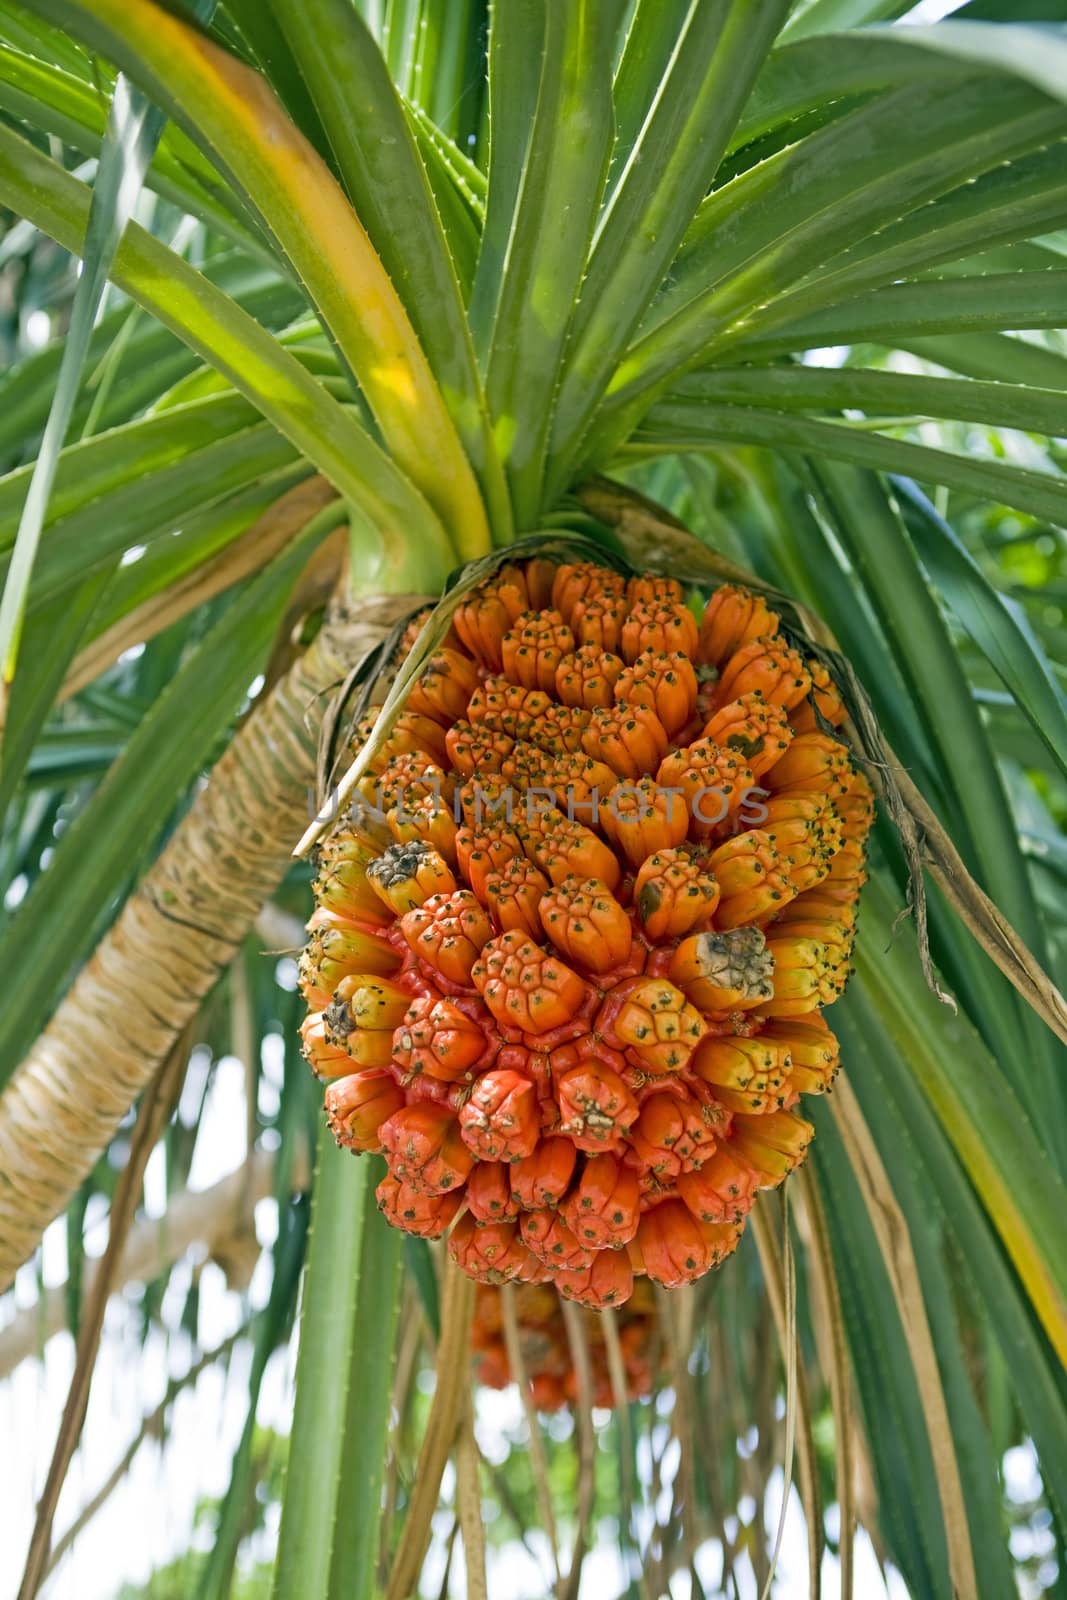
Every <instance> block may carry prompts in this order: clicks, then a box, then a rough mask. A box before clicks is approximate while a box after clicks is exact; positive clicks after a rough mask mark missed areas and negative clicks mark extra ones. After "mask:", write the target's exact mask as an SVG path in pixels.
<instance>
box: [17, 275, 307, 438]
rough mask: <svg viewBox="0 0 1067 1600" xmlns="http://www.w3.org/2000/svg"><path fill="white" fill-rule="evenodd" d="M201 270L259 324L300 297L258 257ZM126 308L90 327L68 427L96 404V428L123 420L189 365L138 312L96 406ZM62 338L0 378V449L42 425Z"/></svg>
mask: <svg viewBox="0 0 1067 1600" xmlns="http://www.w3.org/2000/svg"><path fill="white" fill-rule="evenodd" d="M203 271H204V276H205V277H206V278H209V279H210V280H211V282H212V283H214V284H215V285H216V286H217V287H218V288H220V289H222V290H223V291H224V292H225V293H226V294H228V295H230V297H231V298H232V299H234V300H236V301H237V303H238V304H239V305H240V306H241V307H242V308H243V309H244V310H245V311H247V312H248V314H249V315H250V316H252V317H255V319H256V320H257V321H258V322H261V323H262V324H263V325H264V326H265V327H267V328H271V329H275V330H276V329H278V328H283V327H284V326H285V325H286V323H288V322H291V321H292V319H293V317H294V316H296V314H297V312H298V311H300V310H302V309H303V308H304V307H305V305H306V301H305V300H304V298H303V296H302V295H301V294H300V291H299V290H298V289H297V288H296V286H295V285H294V284H291V283H288V282H285V281H282V280H280V279H278V278H277V276H276V275H274V274H271V273H268V272H265V271H264V269H263V267H262V266H261V265H260V264H259V263H258V262H249V261H248V260H247V259H246V258H244V257H237V256H235V255H233V254H230V255H227V256H224V257H221V258H217V259H216V260H215V261H214V262H209V263H208V264H207V265H206V266H205V267H204V269H203ZM132 309H133V308H131V307H130V306H128V305H124V306H121V307H119V308H118V309H116V310H115V311H111V312H108V313H107V314H106V315H105V316H103V317H101V318H100V320H99V321H98V322H97V325H96V327H95V328H94V329H93V336H92V339H91V340H90V342H89V351H88V355H87V358H86V376H85V381H84V383H83V384H82V389H81V393H80V394H79V397H78V400H77V403H76V404H75V407H74V411H73V413H72V416H71V425H72V428H73V429H74V430H75V431H76V432H77V433H79V434H81V432H82V431H83V430H84V428H85V425H86V423H87V421H88V418H89V415H90V409H91V408H95V411H96V415H95V427H94V428H93V429H92V430H91V431H92V432H94V433H99V432H101V431H102V430H103V429H105V428H110V427H114V426H115V425H116V424H117V423H120V422H125V421H127V420H128V419H129V418H130V417H131V416H133V415H134V413H135V412H138V411H141V410H143V409H144V408H145V407H146V406H148V405H151V404H152V403H153V402H154V401H155V400H156V399H158V397H159V395H160V393H161V392H162V391H163V390H166V389H169V388H170V387H171V386H172V384H174V383H176V382H177V380H178V379H179V378H181V377H184V376H185V375H186V374H187V373H189V372H191V371H192V370H193V368H194V367H195V366H196V363H197V358H196V354H195V353H194V352H193V351H192V350H190V349H189V347H188V345H186V344H184V343H183V342H182V341H181V340H180V339H177V338H175V336H174V334H173V333H171V332H170V330H169V329H168V328H164V327H161V326H160V325H159V324H158V323H157V322H155V321H153V320H152V319H151V318H149V317H145V316H142V315H140V314H139V313H138V315H137V322H136V326H135V327H134V329H133V331H132V333H130V334H129V335H128V336H127V337H126V339H125V342H124V343H123V345H122V348H121V357H120V360H119V362H118V364H117V367H112V369H111V387H110V392H109V394H108V395H107V397H106V401H105V404H104V405H103V407H102V408H100V407H98V406H97V399H98V393H99V387H100V381H101V377H102V374H103V370H104V369H103V363H104V361H105V359H107V358H108V356H109V354H110V352H111V351H112V349H113V347H114V345H115V343H116V341H117V340H118V338H119V336H120V334H121V332H122V330H123V329H125V328H126V327H127V326H128V324H129V319H130V317H131V310H132ZM61 354H62V344H61V342H60V341H54V342H53V343H52V344H49V345H46V346H45V347H44V349H43V350H38V351H35V352H34V354H32V355H30V356H27V357H25V358H24V359H22V360H21V361H19V362H17V363H16V364H15V365H13V366H12V367H10V368H9V370H8V371H7V372H6V373H5V374H4V375H3V376H2V377H0V455H2V456H7V455H9V454H11V453H12V452H13V451H15V450H17V449H19V448H20V447H22V446H24V445H25V444H26V443H31V442H33V441H34V436H35V434H36V433H38V432H39V430H40V429H41V428H43V427H44V424H45V421H46V419H47V416H48V407H49V403H50V399H51V394H52V390H53V388H54V385H55V381H56V374H57V372H58V370H59V362H60V357H61Z"/></svg>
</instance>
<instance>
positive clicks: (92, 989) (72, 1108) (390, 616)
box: [0, 595, 417, 1290]
mask: <svg viewBox="0 0 1067 1600" xmlns="http://www.w3.org/2000/svg"><path fill="white" fill-rule="evenodd" d="M415 604H417V601H416V600H414V599H413V598H412V597H410V596H396V595H391V596H380V597H375V598H374V599H369V600H364V601H361V602H360V603H359V608H358V611H353V612H347V611H342V610H336V611H334V612H332V613H331V614H330V615H329V616H328V618H327V620H326V622H325V623H324V624H323V626H322V628H321V629H320V631H319V633H318V635H317V636H316V638H315V640H314V641H313V643H312V644H311V645H310V647H309V648H308V649H307V651H305V653H304V654H303V655H302V656H301V657H300V658H299V659H298V660H297V661H296V662H295V664H294V665H293V666H292V667H291V668H290V670H289V671H288V673H287V674H286V675H285V677H284V678H282V679H281V680H280V682H279V683H278V684H277V685H276V686H275V687H274V689H273V690H272V691H271V692H270V694H269V695H267V696H266V697H265V699H264V701H263V703H262V704H261V705H260V706H258V707H257V708H256V709H255V711H253V713H252V714H251V716H250V717H249V718H248V720H247V722H246V723H245V724H244V726H243V727H242V728H241V729H240V731H239V732H238V733H237V734H236V736H235V737H234V739H233V741H232V743H231V744H230V747H229V749H228V750H227V751H226V754H225V755H224V756H223V757H222V759H221V760H220V761H219V762H218V764H217V766H216V767H215V768H214V770H213V772H212V774H211V777H210V780H209V782H208V784H207V785H206V787H205V788H204V790H203V792H202V793H201V794H200V795H199V796H198V797H197V799H196V801H195V802H194V804H193V806H192V807H191V808H190V810H189V812H188V814H187V815H186V817H185V818H184V819H183V821H182V822H181V824H180V825H179V827H178V828H177V829H176V830H175V832H174V834H173V835H172V837H171V839H170V840H169V842H168V843H167V845H166V847H165V849H164V850H163V851H162V853H161V854H160V856H159V858H158V859H157V861H156V862H155V864H154V866H153V867H152V869H151V871H150V872H149V873H148V874H147V875H146V876H145V878H144V879H143V881H142V882H141V884H140V886H139V887H138V888H137V890H136V891H135V892H134V893H133V894H132V895H131V896H130V898H129V900H128V901H127V902H126V905H125V906H124V907H123V910H122V912H121V913H120V915H119V917H118V919H117V920H116V922H115V923H114V925H113V926H112V928H111V930H110V931H109V932H108V933H107V935H106V936H105V937H104V939H103V940H102V941H101V943H100V945H99V946H98V948H97V950H96V952H95V953H94V955H93V957H92V959H91V960H90V961H89V962H88V963H87V965H86V966H85V967H84V968H83V969H82V971H81V972H80V974H79V975H78V977H77V978H76V979H75V981H74V983H73V985H72V986H71V988H70V990H69V992H68V994H67V995H66V997H65V999H64V1000H63V1002H62V1004H61V1005H60V1007H59V1009H58V1010H57V1012H56V1014H55V1016H54V1017H53V1019H52V1021H51V1022H50V1023H49V1025H48V1027H47V1029H46V1030H45V1031H44V1033H43V1034H42V1035H41V1037H40V1038H39V1039H38V1040H37V1042H36V1043H35V1044H34V1046H33V1048H32V1050H31V1051H30V1053H29V1055H28V1056H27V1057H26V1059H25V1060H24V1061H23V1062H22V1064H21V1066H20V1067H19V1068H18V1071H17V1072H16V1073H15V1075H14V1077H13V1078H12V1079H11V1081H10V1083H9V1084H8V1086H7V1088H6V1089H5V1091H4V1093H3V1094H2V1095H0V1290H3V1289H5V1288H7V1286H8V1285H9V1284H10V1282H11V1280H12V1278H13V1277H14V1274H15V1271H16V1269H17V1268H18V1267H19V1266H20V1265H21V1263H22V1262H23V1261H25V1260H26V1258H27V1257H28V1256H29V1255H30V1254H31V1252H32V1251H33V1250H34V1248H35V1246H36V1245H37V1242H38V1240H39V1239H40V1237H41V1234H42V1233H43V1231H44V1229H45V1227H46V1226H47V1224H48V1223H49V1222H50V1221H51V1220H52V1219H53V1218H54V1217H56V1216H58V1215H59V1213H60V1212H61V1211H62V1210H63V1209H64V1207H65V1206H66V1205H67V1203H68V1201H69V1200H70V1198H71V1196H72V1195H73V1193H74V1191H75V1190H76V1189H77V1188H78V1186H79V1184H80V1183H81V1182H82V1181H83V1180H84V1179H85V1177H86V1176H87V1174H88V1173H89V1172H90V1171H91V1169H92V1166H93V1164H94V1162H95V1161H96V1160H97V1158H98V1156H99V1155H100V1154H101V1152H102V1151H103V1150H104V1149H105V1148H106V1146H107V1144H108V1141H109V1140H110V1139H111V1138H112V1136H113V1135H114V1133H115V1131H116V1129H117V1128H118V1126H119V1124H120V1122H121V1121H122V1119H123V1117H124V1116H125V1114H126V1112H127V1111H128V1110H129V1108H130V1106H131V1105H132V1104H133V1102H134V1100H135V1099H136V1098H137V1096H138V1095H139V1094H140V1092H141V1090H142V1089H143V1088H144V1087H145V1085H146V1084H147V1083H148V1082H149V1080H150V1079H151V1078H152V1076H153V1074H154V1073H155V1071H156V1069H157V1067H158V1066H159V1063H160V1062H161V1061H162V1060H163V1058H164V1057H165V1056H166V1054H167V1051H168V1050H169V1049H170V1048H171V1046H172V1045H173V1044H174V1041H175V1040H176V1038H177V1037H178V1035H179V1033H180V1032H181V1030H182V1028H183V1027H184V1026H185V1025H186V1024H187V1023H188V1022H189V1021H190V1019H191V1018H192V1017H193V1016H195V1014H196V1011H197V1009H198V1008H199V1006H200V1004H201V1001H202V1000H203V998H204V996H205V995H206V994H207V992H208V991H209V989H210V988H211V987H212V985H213V984H214V983H215V982H216V980H217V979H218V977H219V975H220V973H221V972H222V971H223V970H224V969H225V967H226V966H227V964H228V963H229V961H230V960H231V958H232V956H233V955H234V953H235V951H236V950H237V948H238V947H239V945H240V944H241V942H242V940H243V939H244V938H245V936H246V935H247V933H248V931H249V929H250V928H251V926H252V924H253V922H254V921H255V918H256V916H257V914H258V912H259V910H260V907H261V906H262V905H263V903H264V902H265V901H266V900H267V899H268V897H269V896H270V895H271V893H272V892H273V891H274V889H275V888H276V887H277V884H278V883H279V882H280V880H281V878H282V877H283V876H284V874H285V872H286V870H287V868H288V866H289V864H290V853H291V851H292V848H293V846H294V844H295V843H296V841H297V840H298V839H299V837H300V835H301V833H302V831H303V829H304V827H305V826H306V824H307V820H308V795H309V793H310V792H311V791H312V789H313V786H314V782H315V757H316V744H317V736H318V727H319V724H320V722H321V720H322V717H323V714H324V712H325V710H326V707H327V705H328V703H329V696H328V694H327V692H326V691H328V690H329V689H330V688H331V687H332V686H335V685H337V684H338V683H339V682H340V681H341V680H343V679H344V677H345V675H346V674H347V672H348V671H349V669H350V667H351V666H352V665H353V663H354V662H355V661H357V660H359V658H360V657H362V656H364V655H365V654H366V653H367V652H368V651H370V650H371V649H373V648H374V647H375V646H376V645H378V644H380V643H381V641H382V640H383V639H384V638H385V637H386V635H387V634H388V632H389V630H390V628H391V627H392V626H393V625H394V623H395V622H397V621H398V620H399V619H400V618H402V617H404V616H405V615H406V614H407V613H408V612H409V611H410V610H411V609H412V607H413V606H414V605H415Z"/></svg>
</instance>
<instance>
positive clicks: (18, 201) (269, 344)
mask: <svg viewBox="0 0 1067 1600" xmlns="http://www.w3.org/2000/svg"><path fill="white" fill-rule="evenodd" d="M0 198H2V199H3V201H4V203H5V204H10V205H11V206H13V207H14V208H15V209H17V210H19V211H20V212H21V213H22V214H23V215H25V216H28V217H32V219H33V220H34V222H35V223H36V224H37V225H38V226H39V227H41V228H43V229H44V230H45V232H47V233H49V234H51V236H52V237H53V238H55V239H57V240H58V241H59V243H60V244H62V245H63V246H64V247H65V248H66V249H68V250H73V251H77V250H78V249H79V248H80V247H81V242H82V237H83V233H84V221H85V215H86V212H87V209H88V198H87V194H86V192H85V189H84V185H82V184H80V183H79V182H78V181H77V179H75V178H72V177H70V176H69V175H68V174H67V173H65V172H63V170H62V168H60V167H59V166H58V165H56V163H54V162H52V161H50V160H49V159H48V158H47V157H46V156H42V155H41V154H40V153H39V152H38V151H36V150H34V149H32V147H31V146H30V145H28V144H26V143H25V142H24V141H23V140H21V139H18V138H17V137H16V136H15V135H14V134H12V133H10V132H9V131H8V130H7V129H5V128H2V127H0ZM113 276H114V281H115V282H116V283H117V284H118V286H119V287H120V288H122V289H124V290H125V291H126V293H128V294H129V295H130V296H131V298H133V299H134V300H136V301H137V302H138V304H139V305H142V306H144V308H145V309H146V310H147V311H150V312H151V313H152V315H153V316H155V317H158V319H159V321H160V322H162V323H163V324H164V325H165V326H167V327H169V328H171V329H172V331H173V332H174V333H176V334H177V335H178V336H179V338H181V339H183V340H184V341H185V342H186V343H187V344H189V345H191V346H192V348H193V349H194V350H196V351H197V352H198V353H199V354H200V355H201V356H202V357H203V359H204V360H206V361H208V362H209V363H210V364H211V365H212V366H213V367H215V368H216V370H217V371H219V372H221V373H223V374H224V375H225V376H226V377H227V378H229V380H230V382H231V383H233V385H234V386H235V388H237V389H238V390H239V391H240V392H241V393H242V394H244V395H246V396H247V398H248V399H249V400H250V401H251V402H252V404H253V405H254V406H255V407H256V408H257V410H259V411H261V412H262V413H263V415H264V416H265V417H267V418H268V420H269V421H271V422H273V423H274V424H275V426H276V427H277V428H278V430H279V432H281V433H283V434H284V435H285V436H286V438H288V439H290V440H291V441H292V443H293V444H295V445H296V446H297V448H298V449H300V450H302V451H303V452H304V454H305V455H306V456H307V458H308V460H309V461H312V462H313V463H314V464H315V465H316V466H317V467H318V468H319V469H320V471H322V472H323V473H324V474H325V475H326V477H328V478H329V480H330V482H331V483H333V484H334V486H335V487H336V488H337V489H338V490H339V491H340V492H341V493H342V494H343V495H345V496H346V498H348V499H349V500H351V501H352V503H353V505H355V506H357V507H358V508H359V509H360V511H361V512H362V513H363V515H364V516H366V517H367V519H368V520H369V522H370V523H371V525H372V526H373V527H374V528H376V529H377V530H378V531H379V532H380V534H381V537H382V541H383V544H384V546H385V550H386V552H387V567H386V571H385V572H383V573H382V576H381V580H380V581H381V583H382V584H383V585H388V583H389V582H390V581H393V580H391V578H390V569H391V572H392V574H394V575H395V581H397V582H401V581H402V580H403V577H404V574H405V572H406V570H407V563H408V560H409V558H410V555H411V547H412V544H413V542H419V541H421V544H420V549H419V562H420V565H421V567H422V570H423V581H424V582H429V581H430V580H431V579H432V578H433V576H434V567H435V563H438V564H439V565H438V571H440V572H441V574H442V576H443V574H444V573H446V572H447V571H448V570H449V569H450V567H451V565H452V564H453V561H454V556H453V552H452V547H451V543H450V541H449V540H448V538H447V535H446V534H445V531H444V529H443V528H442V526H441V524H440V522H439V521H438V519H437V517H436V516H435V514H434V513H433V512H432V510H431V509H430V507H429V506H428V505H427V504H426V502H425V501H424V500H423V498H422V496H421V495H420V494H419V492H418V490H417V489H416V488H415V487H414V485H413V484H412V483H411V482H410V481H409V480H408V479H407V478H406V477H404V476H403V474H402V473H401V472H400V471H399V470H398V469H397V467H396V466H394V464H393V463H392V461H391V460H390V459H389V457H388V456H387V455H386V453H385V452H384V451H383V450H382V449H381V447H380V446H379V445H377V444H376V443H375V442H374V440H373V439H372V438H371V436H370V435H369V433H367V431H366V430H365V429H364V428H362V427H361V426H360V424H359V422H358V421H357V419H356V417H355V416H354V415H353V414H352V412H351V411H350V410H346V409H345V408H344V407H342V406H340V405H339V404H338V403H337V402H336V401H335V400H333V399H332V398H331V397H330V395H329V394H328V393H327V391H326V390H325V389H324V388H323V387H322V385H321V384H319V383H317V382H316V381H315V379H314V378H313V377H311V376H310V375H309V374H308V373H307V372H305V370H304V368H303V367H302V366H301V364H300V362H299V361H297V360H296V359H295V358H294V357H293V356H292V355H290V354H289V353H288V352H287V351H286V350H285V349H284V347H283V346H281V345H280V344H279V343H278V341H277V340H276V339H273V338H272V337H271V335H270V334H269V333H267V332H266V330H265V329H263V328H261V327H260V326H259V324H258V323H257V322H255V320H254V319H253V318H252V317H250V316H248V315H247V313H246V312H244V311H242V310H241V308H240V307H239V306H237V305H236V304H235V303H234V302H233V301H232V300H230V299H229V298H228V297H227V296H226V295H224V294H222V293H221V292H220V291H219V290H217V289H216V288H214V286H213V285H212V284H210V283H209V282H208V281H207V279H206V278H204V277H203V276H202V274H200V273H198V272H197V271H195V269H194V268H192V267H190V266H189V265H188V264H187V263H186V262H184V261H182V259H181V257H180V256H177V255H175V254H174V252H173V251H171V250H168V249H167V248H166V246H165V245H162V244H160V243H159V241H158V240H156V239H153V238H152V237H151V235H150V234H147V233H145V232H144V231H143V229H140V228H138V227H137V226H136V225H132V226H131V227H130V228H128V229H127V231H126V235H125V238H124V240H123V242H122V244H121V246H120V247H119V251H118V254H117V256H116V258H115V267H114V273H113Z"/></svg>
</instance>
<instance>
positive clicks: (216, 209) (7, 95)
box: [0, 19, 272, 259]
mask: <svg viewBox="0 0 1067 1600" xmlns="http://www.w3.org/2000/svg"><path fill="white" fill-rule="evenodd" d="M4 33H5V28H4V24H3V19H0V37H3V35H4ZM100 90H101V84H100V81H99V78H98V79H97V81H95V82H94V80H93V79H92V77H89V76H87V77H85V78H79V77H74V76H73V75H72V74H70V73H67V72H64V71H63V69H62V68H60V67H57V66H53V65H51V64H49V63H48V62H46V61H43V60H41V59H40V57H39V56H37V55H32V56H31V55H26V54H24V53H23V52H21V51H18V50H13V49H11V48H10V46H9V45H7V44H0V107H2V108H3V109H4V110H5V111H7V112H9V113H10V114H11V116H13V117H15V118H17V119H18V120H19V121H21V122H25V123H27V124H28V125H29V126H30V127H33V128H37V129H40V130H42V131H44V132H46V133H50V134H52V135H53V136H54V137H55V138H57V139H62V141H63V143H64V144H68V145H70V146H71V148H72V149H73V150H79V151H81V152H82V153H83V154H84V155H87V156H95V155H98V154H99V152H100V149H101V147H102V145H103V141H104V135H105V132H106V128H107V105H106V103H105V102H102V101H101V97H100ZM144 182H145V186H146V187H147V188H149V189H151V190H154V191H155V193H157V194H159V195H161V196H162V197H163V198H164V199H167V200H170V201H172V202H173V203H174V204H175V205H177V206H179V207H180V208H181V209H182V210H183V211H188V212H190V213H191V214H192V215H193V216H195V217H200V218H201V219H202V220H203V221H204V222H207V223H208V224H209V225H210V226H211V227H213V228H216V229H218V230H219V231H220V232H221V233H223V234H225V235H227V236H228V237H229V238H230V239H232V240H234V241H236V242H237V243H239V244H241V245H242V246H243V247H245V248H246V249H250V250H252V251H255V252H256V253H257V254H259V255H260V256H261V257H266V258H267V259H271V258H272V252H271V251H270V248H269V246H268V244H267V241H266V240H265V239H264V237H263V236H262V234H261V232H260V230H259V229H258V227H257V225H256V223H255V221H254V220H253V218H252V217H251V216H250V215H248V213H247V212H246V211H245V210H244V208H243V207H242V206H241V205H240V203H239V202H238V201H237V200H236V198H235V197H234V195H233V194H232V192H231V191H229V190H228V189H227V186H226V185H225V183H224V182H223V181H222V179H221V178H220V177H219V176H218V174H217V173H216V172H215V171H214V170H213V169H212V167H211V165H210V163H209V162H208V161H206V160H205V159H204V157H203V156H202V155H201V153H200V151H199V150H197V148H196V146H195V145H194V144H192V143H191V141H190V140H189V139H187V138H186V137H185V135H184V134H183V133H182V132H181V130H180V129H176V128H174V127H173V126H172V125H171V126H168V127H167V128H165V129H164V131H163V134H162V136H161V138H160V140H159V143H158V145H157V147H156V150H155V153H154V155H153V158H152V161H151V162H150V164H149V166H148V169H147V172H146V174H145V179H144Z"/></svg>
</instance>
